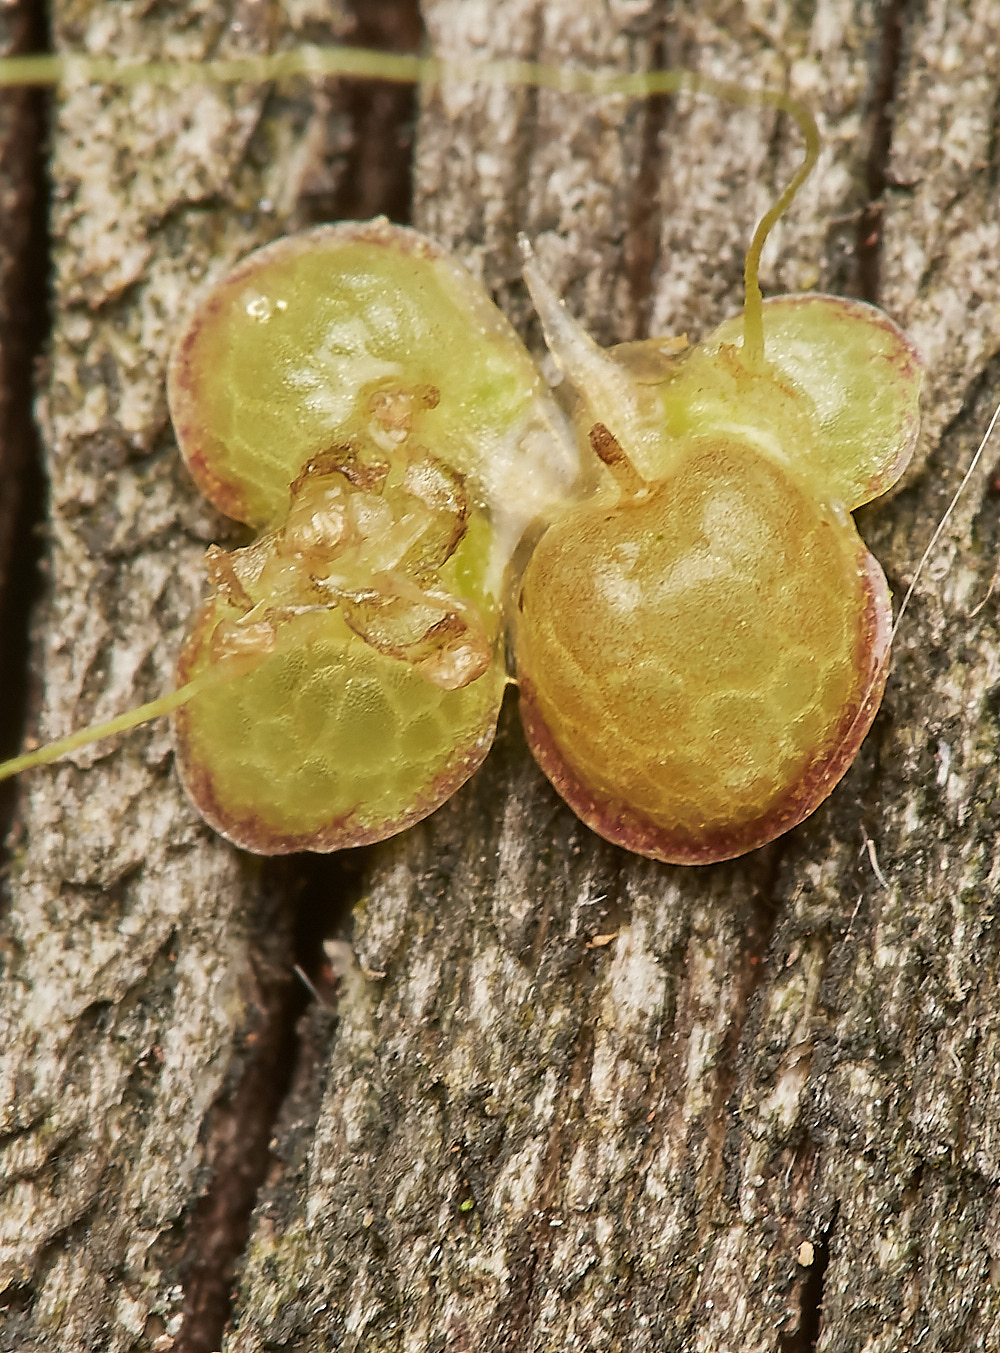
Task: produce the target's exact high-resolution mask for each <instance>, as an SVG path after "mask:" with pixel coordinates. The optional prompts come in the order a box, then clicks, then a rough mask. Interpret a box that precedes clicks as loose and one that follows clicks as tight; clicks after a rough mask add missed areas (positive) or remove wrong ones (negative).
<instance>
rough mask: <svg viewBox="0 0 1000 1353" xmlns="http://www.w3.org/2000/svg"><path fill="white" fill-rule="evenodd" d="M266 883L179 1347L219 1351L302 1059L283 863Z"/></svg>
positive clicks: (190, 1232)
mask: <svg viewBox="0 0 1000 1353" xmlns="http://www.w3.org/2000/svg"><path fill="white" fill-rule="evenodd" d="M268 872H270V873H271V875H272V878H271V880H270V881H271V883H272V887H269V888H265V890H264V892H265V895H266V898H265V900H266V901H267V900H268V899H269V900H270V904H271V908H270V909H271V912H272V914H271V915H268V916H263V917H261V918H260V923H259V926H258V933H259V934H260V935H261V936H262V937H263V938H262V941H261V948H260V949H259V951H258V953H257V955H256V968H257V971H256V972H255V974H254V975H255V977H256V982H257V985H256V990H255V993H254V998H253V1004H254V1005H255V1006H256V1011H255V1014H256V1018H255V1020H254V1022H253V1027H252V1028H250V1029H249V1030H248V1031H247V1033H246V1043H245V1046H246V1048H247V1050H248V1057H247V1063H246V1067H245V1070H244V1072H243V1075H242V1077H241V1079H240V1080H239V1083H238V1084H237V1086H236V1088H235V1089H234V1091H233V1092H232V1094H231V1095H230V1096H229V1097H228V1098H227V1100H226V1101H225V1102H224V1103H220V1104H217V1105H216V1106H215V1108H214V1109H213V1112H212V1115H211V1120H210V1123H209V1128H208V1133H209V1139H208V1145H207V1153H208V1155H209V1158H210V1159H212V1161H213V1172H212V1179H211V1181H210V1183H209V1186H208V1188H207V1189H206V1191H205V1193H204V1194H203V1195H202V1197H201V1199H200V1200H199V1202H198V1204H197V1206H196V1208H195V1211H194V1215H193V1216H192V1218H191V1220H190V1223H189V1225H188V1227H187V1228H186V1241H185V1247H184V1254H183V1256H182V1257H181V1260H180V1264H179V1267H180V1270H181V1272H182V1274H183V1282H184V1311H183V1323H182V1326H181V1329H180V1332H179V1334H178V1336H177V1340H176V1343H175V1344H174V1350H175V1353H213V1350H214V1349H217V1348H219V1347H220V1346H221V1341H222V1331H223V1329H224V1327H225V1323H226V1320H227V1319H228V1316H229V1306H230V1295H231V1287H232V1281H233V1275H234V1272H235V1266H236V1261H237V1259H238V1258H239V1256H240V1254H241V1253H242V1251H243V1248H244V1246H245V1244H246V1238H247V1235H248V1232H249V1227H250V1217H251V1214H252V1212H253V1206H254V1203H255V1201H256V1198H257V1191H258V1189H259V1188H260V1185H261V1183H262V1181H263V1179H264V1177H265V1175H266V1173H267V1170H268V1166H269V1164H270V1160H271V1154H270V1141H271V1135H272V1131H273V1127H274V1122H275V1119H276V1117H277V1115H278V1111H279V1109H280V1107H281V1103H282V1100H283V1099H284V1097H285V1095H286V1093H287V1091H288V1088H289V1085H290V1082H291V1077H292V1070H293V1067H294V1065H295V1053H296V1036H295V1026H296V1023H297V1021H298V1019H299V1016H300V1015H301V1014H302V1011H303V1010H304V1008H305V1005H306V1002H307V1001H308V999H309V996H308V993H307V991H306V989H305V987H304V986H303V985H302V984H301V983H300V982H298V981H297V980H296V979H295V977H294V975H293V974H292V973H291V971H290V968H291V963H290V961H289V960H290V954H291V948H292V925H291V914H290V910H289V908H288V906H287V903H286V902H285V901H284V900H283V897H282V895H283V894H285V893H286V892H287V883H286V880H285V879H284V878H282V875H283V874H285V873H286V872H287V869H286V867H285V866H284V865H280V866H275V867H274V868H273V869H272V870H270V871H268Z"/></svg>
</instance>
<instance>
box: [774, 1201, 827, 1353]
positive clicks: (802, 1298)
mask: <svg viewBox="0 0 1000 1353" xmlns="http://www.w3.org/2000/svg"><path fill="white" fill-rule="evenodd" d="M833 1225H834V1223H833V1222H832V1223H831V1228H830V1230H828V1231H825V1232H824V1233H823V1235H822V1236H821V1237H820V1239H819V1240H815V1241H812V1242H808V1243H811V1245H812V1263H811V1264H809V1266H808V1268H807V1269H806V1274H805V1277H804V1279H803V1281H802V1284H801V1286H800V1288H799V1327H798V1329H797V1330H796V1331H795V1333H794V1334H785V1335H782V1336H781V1337H780V1338H779V1340H778V1349H779V1353H813V1350H814V1349H815V1348H817V1347H818V1345H819V1337H820V1334H821V1333H822V1328H823V1293H824V1289H825V1286H826V1270H827V1267H828V1265H829V1263H830V1231H831V1230H832V1228H833Z"/></svg>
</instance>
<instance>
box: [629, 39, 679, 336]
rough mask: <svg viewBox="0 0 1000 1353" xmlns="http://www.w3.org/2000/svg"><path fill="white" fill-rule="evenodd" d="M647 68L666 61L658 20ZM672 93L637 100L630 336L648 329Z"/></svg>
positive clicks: (658, 66) (631, 211)
mask: <svg viewBox="0 0 1000 1353" xmlns="http://www.w3.org/2000/svg"><path fill="white" fill-rule="evenodd" d="M650 61H651V64H652V68H653V69H654V70H656V69H662V68H664V67H665V66H666V63H667V59H666V32H665V26H664V23H663V22H660V23H659V24H658V25H657V29H656V31H655V32H654V33H653V34H652V37H651V41H650ZM672 101H673V100H672V96H671V95H669V94H651V95H650V96H649V97H648V98H646V99H644V100H643V104H642V116H643V119H644V120H643V127H642V149H641V152H640V158H639V167H638V171H637V173H636V175H635V179H634V181H633V183H632V189H631V192H630V194H629V204H628V222H627V225H626V228H625V275H626V277H627V278H628V286H629V293H630V296H631V301H632V311H633V315H634V332H633V334H632V335H631V337H632V338H645V337H647V336H648V334H649V316H650V312H651V310H652V304H653V276H654V273H655V271H656V266H657V263H658V262H659V257H660V233H661V230H660V227H661V221H662V201H661V192H660V184H661V179H662V177H663V155H662V149H661V142H662V138H663V134H664V131H665V129H666V125H667V118H668V116H669V111H670V107H671V104H672Z"/></svg>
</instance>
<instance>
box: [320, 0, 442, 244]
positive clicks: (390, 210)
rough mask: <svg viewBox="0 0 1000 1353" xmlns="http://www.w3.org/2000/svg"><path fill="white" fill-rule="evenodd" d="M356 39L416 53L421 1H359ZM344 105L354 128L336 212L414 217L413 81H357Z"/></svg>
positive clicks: (365, 44) (347, 217)
mask: <svg viewBox="0 0 1000 1353" xmlns="http://www.w3.org/2000/svg"><path fill="white" fill-rule="evenodd" d="M352 8H353V10H354V22H355V29H354V35H353V38H352V42H353V43H355V44H356V45H357V46H359V47H376V48H379V49H384V50H386V51H390V52H417V51H419V50H420V44H421V41H422V38H423V23H422V20H421V17H420V9H419V6H418V4H417V2H416V0H355V3H354V5H353V6H352ZM343 107H344V110H345V111H346V113H347V115H348V118H349V119H350V123H351V127H352V144H351V148H350V149H349V151H348V154H347V166H346V172H345V174H344V178H343V185H342V187H341V189H340V192H339V193H338V195H337V196H338V201H337V203H336V214H337V215H338V216H340V217H342V218H343V219H345V220H358V221H364V220H367V219H368V218H369V217H371V216H379V215H385V216H388V217H389V218H390V219H391V220H393V221H398V222H399V223H400V224H403V225H405V224H407V223H408V222H409V220H410V217H411V210H410V207H411V196H412V191H411V190H412V154H413V133H414V123H415V118H416V109H417V94H416V90H415V89H414V88H413V86H411V85H392V84H386V83H385V82H383V81H379V80H352V81H350V82H349V83H348V85H347V88H346V95H345V97H344V100H343Z"/></svg>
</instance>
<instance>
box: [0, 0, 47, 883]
mask: <svg viewBox="0 0 1000 1353" xmlns="http://www.w3.org/2000/svg"><path fill="white" fill-rule="evenodd" d="M46 47H47V34H46V29H45V14H44V9H43V6H42V4H41V3H39V0H19V2H18V3H17V4H16V5H15V6H14V7H13V8H12V9H10V10H7V11H5V12H4V13H3V14H2V15H0V53H3V54H14V53H17V52H30V51H41V50H44V49H45V48H46ZM45 135H46V118H45V96H44V95H43V94H42V92H41V91H39V90H31V89H27V90H23V89H22V90H19V89H13V90H7V91H4V92H3V93H0V200H2V202H3V231H2V236H3V237H2V239H0V636H2V643H0V757H4V756H9V755H12V754H13V753H15V752H16V751H17V750H18V748H19V746H20V744H21V739H22V736H23V732H24V718H25V707H26V704H27V700H28V693H29V692H28V683H29V678H30V670H29V662H28V619H29V613H30V610H31V606H32V604H33V602H34V600H35V598H36V596H37V594H38V591H39V587H40V575H39V560H40V557H41V537H40V534H39V532H38V526H39V523H40V522H41V521H42V520H43V519H44V510H45V509H44V491H43V485H42V474H41V467H40V458H39V447H38V438H37V434H36V430H35V425H34V419H33V416H32V395H33V388H32V368H33V366H34V363H35V362H36V360H37V359H38V356H39V354H40V353H41V351H42V348H43V345H44V342H45V338H46V334H47V330H48V293H47V282H46V279H47V271H48V227H47V208H48V201H47V196H48V194H47V185H46V179H45V163H44V144H45ZM15 793H16V788H15V784H14V782H4V783H3V784H0V843H2V842H3V841H4V840H5V838H6V836H7V830H8V828H9V826H10V817H11V813H12V811H13V807H14V802H15ZM0 852H2V844H0ZM2 858H3V857H2V854H0V859H2Z"/></svg>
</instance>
